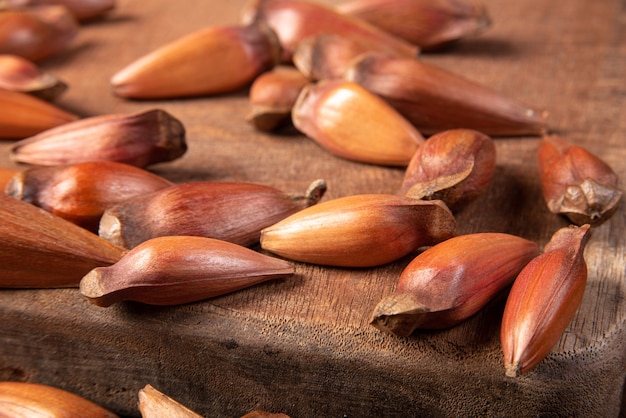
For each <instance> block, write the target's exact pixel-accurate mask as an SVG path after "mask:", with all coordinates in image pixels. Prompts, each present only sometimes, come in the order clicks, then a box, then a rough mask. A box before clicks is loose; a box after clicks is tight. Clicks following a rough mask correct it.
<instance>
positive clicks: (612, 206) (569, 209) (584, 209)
mask: <svg viewBox="0 0 626 418" xmlns="http://www.w3.org/2000/svg"><path fill="white" fill-rule="evenodd" d="M537 158H538V163H539V171H540V178H541V189H542V192H543V196H544V199H545V201H546V204H547V206H548V209H550V212H552V213H557V214H562V215H564V216H567V217H568V218H569V220H570V221H572V222H573V223H575V224H576V225H584V224H586V223H588V224H590V225H592V226H595V225H599V224H601V223H602V222H604V221H606V220H607V219H609V218H610V217H611V216H612V215H613V214H614V213H615V211H616V210H617V207H618V206H619V202H620V200H621V198H622V194H623V192H622V190H621V189H620V188H619V186H618V178H617V174H615V172H614V171H613V169H612V168H611V167H610V166H609V165H608V164H606V163H605V162H604V161H602V160H601V159H600V158H599V157H597V156H596V155H594V154H592V153H591V152H589V151H588V150H586V149H585V148H583V147H579V146H576V145H573V144H571V143H569V142H567V141H565V140H564V139H563V138H561V137H559V136H556V135H550V136H545V137H544V138H543V139H542V140H541V142H540V143H539V149H538V154H537Z"/></svg>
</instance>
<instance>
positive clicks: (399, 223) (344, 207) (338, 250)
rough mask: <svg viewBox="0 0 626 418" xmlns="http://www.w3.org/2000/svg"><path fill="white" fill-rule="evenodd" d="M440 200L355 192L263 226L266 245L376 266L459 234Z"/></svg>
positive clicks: (289, 254)
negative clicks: (355, 193) (358, 193)
mask: <svg viewBox="0 0 626 418" xmlns="http://www.w3.org/2000/svg"><path fill="white" fill-rule="evenodd" d="M455 231H456V222H455V220H454V217H453V216H452V214H451V212H450V210H449V209H448V208H447V207H446V206H445V204H443V203H442V202H440V201H421V200H415V199H409V198H405V197H401V196H395V195H385V194H370V195H355V196H348V197H343V198H338V199H333V200H329V201H326V202H322V203H320V204H318V205H315V206H311V207H309V208H306V209H304V210H301V211H299V212H297V213H295V214H294V215H291V216H290V217H288V218H286V219H284V220H282V221H280V222H278V223H277V224H275V225H273V226H270V227H268V228H266V229H264V230H263V231H261V247H262V248H263V249H265V250H267V251H270V252H273V253H275V254H278V255H280V256H282V257H285V258H288V259H291V260H296V261H301V262H305V263H312V264H321V265H331V266H341V267H372V266H377V265H382V264H386V263H389V262H391V261H394V260H397V259H399V258H401V257H403V256H405V255H407V254H409V253H410V252H412V251H414V250H416V249H417V248H419V247H421V246H427V245H434V244H435V243H438V242H441V241H443V240H446V239H448V238H451V237H452V236H454V234H455Z"/></svg>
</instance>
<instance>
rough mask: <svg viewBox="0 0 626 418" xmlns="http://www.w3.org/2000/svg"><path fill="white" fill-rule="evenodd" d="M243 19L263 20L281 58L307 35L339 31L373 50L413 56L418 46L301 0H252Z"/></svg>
mask: <svg viewBox="0 0 626 418" xmlns="http://www.w3.org/2000/svg"><path fill="white" fill-rule="evenodd" d="M243 22H244V23H247V24H249V23H252V22H265V23H266V24H267V25H269V26H270V27H271V28H272V29H273V30H274V32H275V33H276V35H277V36H278V39H279V41H280V44H281V46H282V49H283V54H282V57H283V61H285V62H290V61H291V60H292V56H293V52H294V51H295V49H296V47H297V45H298V43H300V42H301V41H302V40H304V39H306V38H308V37H309V36H314V35H319V34H322V33H330V34H334V35H341V36H344V37H347V38H350V39H352V40H354V41H355V42H358V43H360V44H362V45H365V46H368V47H370V48H372V49H373V50H376V51H386V52H387V53H389V54H393V55H397V56H403V57H407V58H415V57H416V56H417V55H418V53H419V48H418V47H416V46H415V45H412V44H410V43H409V42H407V41H405V40H403V39H400V38H397V37H395V36H393V35H391V34H389V33H387V32H385V31H383V30H381V29H379V28H377V27H376V26H374V25H371V24H369V23H367V22H366V21H364V20H361V19H358V18H355V17H352V16H348V15H346V14H342V13H339V12H338V11H336V10H335V9H333V8H330V7H326V6H323V5H321V4H316V3H313V2H309V1H301V0H252V1H251V2H250V3H249V4H248V5H247V6H246V8H245V10H244V12H243Z"/></svg>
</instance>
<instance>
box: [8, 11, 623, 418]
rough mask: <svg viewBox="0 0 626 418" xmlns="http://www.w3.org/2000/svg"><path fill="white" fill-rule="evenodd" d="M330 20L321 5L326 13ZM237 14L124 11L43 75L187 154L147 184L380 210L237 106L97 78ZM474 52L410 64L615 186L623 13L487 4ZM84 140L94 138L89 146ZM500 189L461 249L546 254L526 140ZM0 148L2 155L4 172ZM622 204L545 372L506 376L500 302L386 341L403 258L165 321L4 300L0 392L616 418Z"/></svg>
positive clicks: (475, 212)
mask: <svg viewBox="0 0 626 418" xmlns="http://www.w3.org/2000/svg"><path fill="white" fill-rule="evenodd" d="M328 3H330V2H328ZM244 4H245V1H244V0H237V1H229V2H223V1H183V2H180V1H176V2H173V1H165V0H158V1H157V0H152V1H138V0H120V1H119V2H118V7H117V9H116V10H115V11H114V12H113V13H112V14H110V15H109V16H108V17H107V18H106V19H104V20H102V21H98V22H93V23H90V24H88V25H85V26H83V27H82V28H81V32H80V35H79V37H78V39H77V41H76V43H75V45H74V46H73V48H72V49H71V50H70V51H69V52H67V53H65V54H63V55H61V56H58V57H56V58H54V59H51V60H48V61H47V62H45V63H44V64H43V65H44V66H45V69H46V70H48V71H50V72H52V73H55V74H56V75H58V76H59V77H60V78H61V79H63V80H65V81H66V82H67V83H68V84H69V86H70V87H69V90H68V91H67V93H66V94H65V95H64V96H63V97H62V98H61V99H60V100H59V101H58V103H59V104H60V105H61V106H63V107H64V108H66V109H68V110H70V111H74V112H77V113H79V114H80V115H82V116H89V115H98V114H106V113H118V112H135V111H139V110H147V109H151V108H155V107H159V108H162V109H165V110H167V111H168V112H170V113H172V114H173V115H174V116H177V117H178V118H179V119H180V120H181V121H182V122H183V123H184V124H185V126H186V128H187V132H188V143H189V151H188V153H187V154H186V155H185V156H184V157H183V158H182V159H180V160H177V161H175V162H171V163H164V164H160V165H157V166H154V167H153V168H152V169H153V170H154V171H155V172H157V173H159V174H161V175H163V176H165V177H167V178H168V179H170V180H172V181H174V182H183V181H189V180H217V181H251V182H257V183H261V184H266V185H269V186H273V187H277V188H279V189H281V190H285V191H288V192H291V191H293V192H302V191H304V189H305V188H306V187H307V185H308V184H309V183H310V182H311V181H312V180H313V179H316V178H325V179H326V180H327V181H328V186H329V189H328V192H327V195H326V197H325V199H330V198H334V197H341V196H346V195H350V194H357V193H368V192H374V193H378V192H380V193H393V192H395V191H396V190H397V189H398V188H399V187H400V184H401V181H402V175H403V172H402V169H398V168H385V167H376V166H368V165H364V164H358V163H353V162H349V161H345V160H341V159H339V158H336V157H333V156H331V155H330V154H328V153H327V152H325V151H324V150H323V149H321V148H320V147H319V146H317V145H316V144H315V143H314V142H313V141H311V140H309V139H307V138H305V137H304V136H302V135H298V134H296V133H294V132H283V133H281V134H266V133H261V132H257V131H255V130H254V128H253V127H252V126H251V125H249V124H247V123H246V122H245V116H246V114H247V111H248V105H249V103H248V100H247V90H245V89H244V90H242V91H239V92H237V93H235V94H231V95H223V96H219V97H212V98H196V99H189V100H162V101H154V102H147V101H125V100H122V99H119V98H116V97H114V96H113V95H112V94H111V92H110V88H109V84H108V80H109V78H110V77H111V76H112V75H113V74H114V73H115V72H116V71H117V70H119V69H121V68H122V67H123V66H125V65H126V64H128V63H130V62H131V61H133V60H134V59H136V58H138V57H139V56H141V55H143V54H145V53H147V52H150V51H152V50H153V49H155V48H157V47H159V46H160V45H162V44H164V43H165V42H168V41H170V40H174V39H176V38H178V37H180V36H182V35H185V34H187V33H189V32H191V31H193V30H196V29H200V28H202V27H205V26H208V25H214V24H228V23H236V22H238V21H239V16H240V10H241V8H242V7H243V5H244ZM486 4H487V7H488V9H489V11H490V14H491V16H492V20H493V22H494V25H493V27H492V28H491V29H489V30H488V31H487V32H486V33H484V34H483V35H482V36H480V37H477V38H475V39H468V40H465V41H462V42H459V43H457V44H455V45H453V46H451V47H450V48H448V49H446V50H444V51H441V52H438V53H431V54H424V55H423V57H422V58H421V59H423V60H425V61H427V62H430V63H433V64H436V65H440V66H442V67H444V68H447V69H449V70H451V71H455V72H457V73H460V74H463V75H464V76H466V77H468V78H470V79H472V80H475V81H477V82H480V83H483V84H486V85H489V86H491V87H492V88H494V89H496V90H498V91H501V92H503V93H504V94H507V95H509V96H512V97H514V98H517V99H518V100H521V101H523V102H526V103H527V104H529V105H531V106H534V107H538V108H544V109H546V110H548V111H549V112H550V115H551V116H550V126H551V130H553V131H555V132H559V133H560V134H561V135H562V136H564V137H565V138H567V139H568V140H571V141H572V142H574V143H576V144H577V145H582V146H585V147H587V149H589V150H590V151H591V152H593V153H595V154H596V155H598V156H600V157H601V158H603V159H604V160H605V161H606V162H607V163H608V164H610V165H611V166H612V167H613V168H614V170H615V171H616V172H617V174H618V176H619V178H620V182H621V184H622V187H623V186H624V185H625V184H626V164H625V163H624V161H625V160H626V149H625V148H624V138H626V122H625V121H626V119H625V118H624V115H625V114H626V105H625V103H626V90H625V87H626V80H625V78H624V74H625V73H626V43H625V42H624V39H626V31H625V28H626V26H625V25H624V23H623V22H624V20H625V19H626V9H625V8H624V2H623V1H620V0H605V1H591V2H590V1H585V0H570V1H567V2H546V1H543V0H521V1H515V2H512V1H506V0H487V1H486ZM85 140H86V141H88V140H89V139H88V138H85ZM496 141H497V144H496V147H497V173H496V178H495V180H494V182H493V184H492V185H491V187H490V188H489V190H488V192H487V193H486V195H484V196H482V197H480V198H479V199H478V200H477V201H475V202H473V203H472V204H470V205H469V206H468V207H466V208H465V209H464V210H463V211H462V212H461V213H459V214H458V216H457V221H458V226H459V231H458V232H459V233H470V232H484V231H497V232H508V233H513V234H517V235H520V236H522V237H524V238H527V239H532V240H535V241H536V242H538V243H539V244H540V245H542V246H543V245H544V244H545V243H546V242H547V241H548V240H549V238H550V236H551V235H552V234H553V233H554V231H556V230H557V229H558V228H560V227H562V226H565V225H567V221H566V220H565V219H563V218H561V217H558V216H556V215H553V214H551V213H549V211H548V209H547V207H546V205H545V204H544V202H543V200H542V196H541V191H540V186H539V180H538V176H537V165H536V162H535V149H536V145H537V138H533V137H519V138H499V139H497V140H496ZM10 145H11V142H10V141H4V142H0V167H6V168H17V166H15V165H13V164H12V163H11V162H10V161H9V159H8V148H9V146H10ZM625 237H626V204H622V205H621V207H620V208H619V209H618V211H617V213H616V214H615V215H614V216H613V217H612V218H611V219H610V220H609V221H608V222H606V223H605V224H603V225H601V226H599V227H598V228H595V229H594V230H593V235H592V237H591V240H590V242H589V244H588V248H587V250H586V253H585V256H586V260H587V263H588V267H589V280H588V284H587V289H586V293H585V296H584V298H583V302H582V306H581V307H580V309H579V311H578V313H577V315H576V316H575V318H574V320H573V321H572V323H571V324H570V326H569V327H568V329H567V331H566V332H565V334H564V335H563V337H562V338H561V340H560V341H559V343H558V345H557V346H556V347H555V348H554V350H553V351H552V352H551V353H550V355H549V356H548V357H547V358H546V359H545V360H544V361H543V362H542V363H541V364H540V365H539V366H538V367H537V368H536V369H534V370H532V371H531V372H529V373H528V374H527V375H524V376H522V377H521V378H518V379H511V378H505V376H504V368H503V364H502V363H503V360H502V354H501V351H500V344H499V323H500V317H501V315H502V310H503V306H504V301H505V299H504V297H501V298H499V299H498V300H496V301H494V302H493V303H491V304H490V305H488V306H487V307H486V308H485V309H484V310H483V311H481V312H480V313H479V314H477V315H476V316H474V317H472V318H471V319H470V320H468V321H467V322H465V323H463V324H461V325H459V326H457V327H454V328H452V329H449V330H444V331H437V332H426V333H416V334H414V335H413V336H411V337H408V338H397V337H393V336H390V335H386V334H383V333H381V332H380V331H378V330H377V329H375V328H373V327H371V326H370V325H368V320H369V316H370V314H371V311H372V309H373V308H374V306H375V305H376V303H377V302H378V301H379V300H380V299H381V298H382V297H383V296H385V295H388V294H390V293H391V292H392V291H393V289H394V286H395V283H396V281H397V278H398V275H399V274H400V272H401V271H402V268H403V267H404V266H405V265H406V264H407V263H408V262H409V261H410V259H411V257H405V258H404V259H402V260H399V261H398V262H395V263H392V264H390V265H387V266H382V267H378V268H372V269H361V270H352V269H338V268H324V267H316V266H309V265H304V264H296V271H297V274H296V276H295V277H293V278H289V279H284V280H280V281H277V282H272V283H265V284H261V285H259V286H256V287H254V288H250V289H246V290H243V291H240V292H238V293H235V294H231V295H227V296H223V297H218V298H214V299H211V300H208V301H204V302H199V303H194V304H189V305H184V306H179V307H169V308H155V307H149V306H143V305H140V304H134V303H127V304H120V305H118V306H113V307H110V308H100V307H97V306H94V305H91V304H89V302H88V301H87V300H86V299H85V298H83V297H82V296H81V295H80V294H79V292H78V290H77V289H63V290H2V291H0V317H1V318H2V319H1V321H0V379H2V380H7V379H8V380H19V381H29V382H37V383H44V384H51V385H54V386H58V387H61V388H63V389H66V390H70V391H73V392H76V393H78V394H80V395H82V396H85V397H87V398H88V399H91V400H93V401H95V402H97V403H100V404H101V405H103V406H105V407H108V408H110V409H112V410H114V411H116V412H117V413H119V414H124V415H133V416H138V415H139V412H138V408H137V393H138V391H139V389H141V388H143V387H144V386H145V385H146V384H150V385H152V386H154V387H155V388H157V389H158V390H160V391H162V392H163V393H165V394H167V395H168V396H171V397H173V398H174V399H176V400H178V401H179V402H181V403H183V404H185V405H186V406H188V407H189V408H191V409H194V410H195V411H197V412H198V413H201V414H203V415H205V416H213V417H217V416H225V417H226V416H228V417H232V416H241V415H243V414H245V413H247V412H250V411H252V410H255V409H262V410H267V411H273V412H284V413H286V414H290V415H291V416H292V417H311V416H329V417H331V416H335V417H337V416H344V415H345V416H351V417H357V416H358V417H364V416H372V417H374V416H376V417H378V416H386V417H390V416H433V417H443V416H481V417H482V416H597V417H611V416H613V417H616V416H618V415H619V410H620V407H621V406H622V397H623V389H624V379H625V376H626V350H625V349H624V347H625V346H626V330H625V324H626V302H625V296H624V295H626V274H625V271H624V270H625V268H626V238H625Z"/></svg>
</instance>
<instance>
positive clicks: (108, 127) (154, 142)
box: [10, 109, 187, 168]
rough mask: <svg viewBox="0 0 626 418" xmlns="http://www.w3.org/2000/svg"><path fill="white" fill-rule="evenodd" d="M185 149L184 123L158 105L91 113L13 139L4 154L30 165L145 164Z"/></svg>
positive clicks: (167, 158)
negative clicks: (28, 135) (143, 108)
mask: <svg viewBox="0 0 626 418" xmlns="http://www.w3.org/2000/svg"><path fill="white" fill-rule="evenodd" d="M185 152H187V142H186V132H185V127H184V125H183V124H182V123H181V122H180V121H179V120H178V119H176V118H175V117H174V116H173V115H171V114H169V113H168V112H166V111H164V110H161V109H152V110H148V111H145V112H138V113H131V114H125V113H119V114H107V115H99V116H92V117H89V118H84V119H80V120H76V121H73V122H72V123H66V124H64V125H61V126H58V127H56V128H53V129H48V130H45V131H43V132H40V133H39V134H37V135H34V136H31V137H29V138H26V139H23V140H21V141H18V142H16V143H15V144H13V146H12V147H11V149H10V158H11V159H12V160H13V161H14V162H17V163H23V164H33V165H45V166H50V165H62V164H76V163H82V162H88V161H114V162H118V163H124V164H129V165H134V166H136V167H141V168H143V167H147V166H149V165H152V164H156V163H160V162H167V161H173V160H175V159H177V158H180V157H182V156H183V155H184V154H185Z"/></svg>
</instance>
